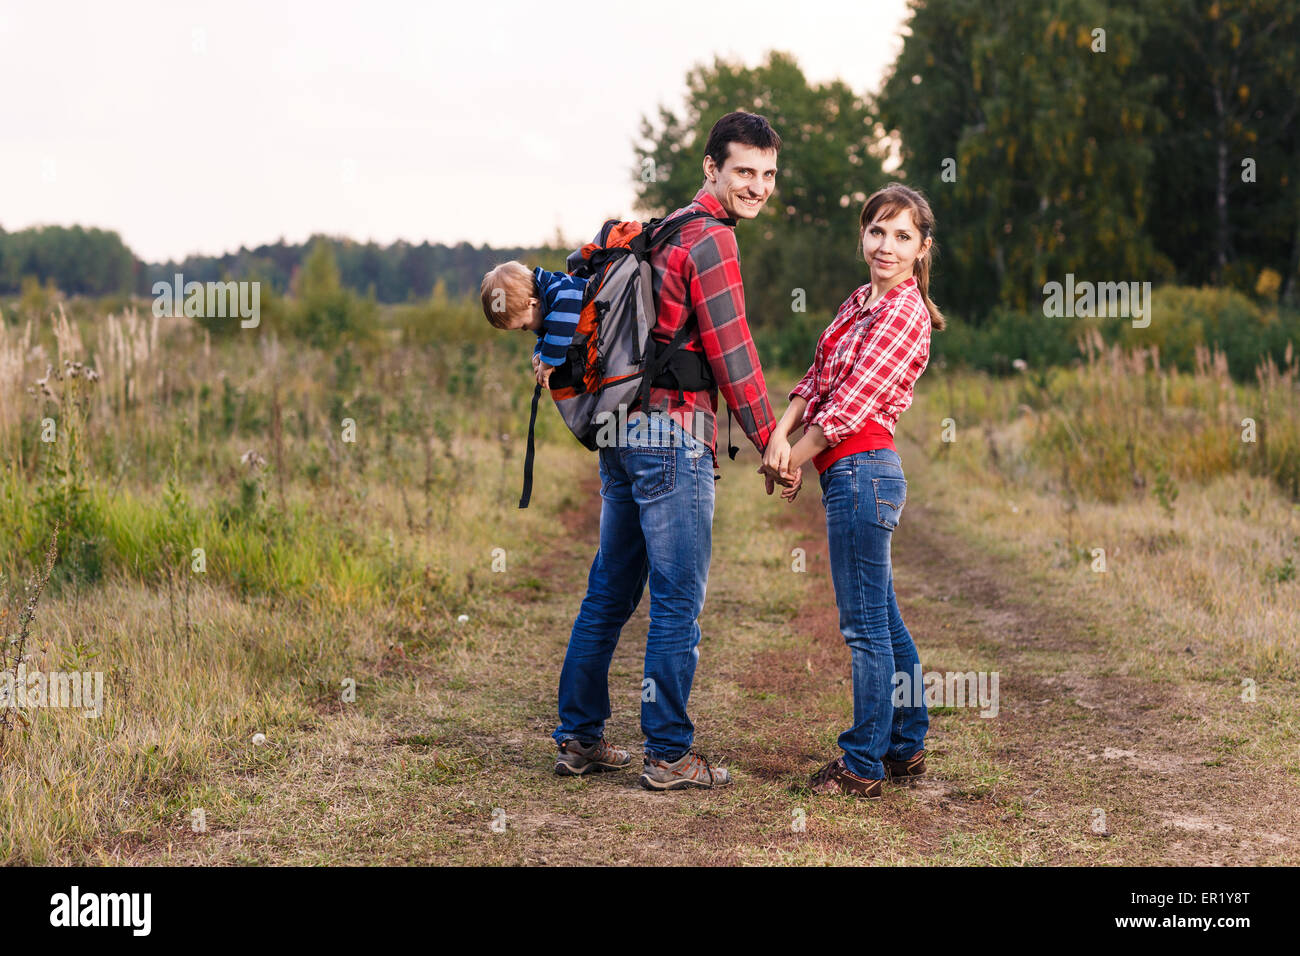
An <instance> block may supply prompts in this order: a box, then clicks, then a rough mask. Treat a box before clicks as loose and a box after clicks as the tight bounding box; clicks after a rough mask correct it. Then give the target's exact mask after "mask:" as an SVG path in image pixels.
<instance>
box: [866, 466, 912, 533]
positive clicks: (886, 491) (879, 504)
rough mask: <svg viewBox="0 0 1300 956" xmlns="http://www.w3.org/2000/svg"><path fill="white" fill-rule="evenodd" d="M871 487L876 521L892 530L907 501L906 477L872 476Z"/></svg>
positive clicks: (896, 524)
mask: <svg viewBox="0 0 1300 956" xmlns="http://www.w3.org/2000/svg"><path fill="white" fill-rule="evenodd" d="M871 487H872V490H873V491H874V493H875V496H876V521H878V522H879V523H880V524H881V525H882V526H884V527H886V528H888V529H889V530H890V531H893V530H894V529H895V528H897V527H898V519H899V518H900V517H902V514H903V505H904V504H906V502H907V479H906V478H872V479H871Z"/></svg>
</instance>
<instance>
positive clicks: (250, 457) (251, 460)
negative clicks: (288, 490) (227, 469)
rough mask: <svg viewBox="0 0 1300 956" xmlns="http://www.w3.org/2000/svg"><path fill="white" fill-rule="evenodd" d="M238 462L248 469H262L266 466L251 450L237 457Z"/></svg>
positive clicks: (262, 459)
mask: <svg viewBox="0 0 1300 956" xmlns="http://www.w3.org/2000/svg"><path fill="white" fill-rule="evenodd" d="M239 461H240V464H242V465H244V466H246V467H248V468H262V467H264V466H265V465H266V459H265V458H263V457H262V456H261V455H259V454H258V453H257V452H255V451H253V449H251V448H250V449H248V451H246V452H244V453H243V454H242V455H241V456H240V457H239Z"/></svg>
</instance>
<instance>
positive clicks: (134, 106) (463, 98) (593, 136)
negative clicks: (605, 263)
mask: <svg viewBox="0 0 1300 956" xmlns="http://www.w3.org/2000/svg"><path fill="white" fill-rule="evenodd" d="M579 9H585V10H587V11H588V15H587V16H586V17H585V19H582V20H578V19H576V18H572V17H566V16H565V15H564V14H565V11H569V12H572V11H577V10H579ZM539 11H547V12H545V13H542V12H539ZM597 12H598V15H596V14H597ZM905 13H906V4H905V0H849V2H839V0H837V2H828V3H813V2H807V3H792V2H790V0H773V2H767V0H751V2H748V3H742V4H737V5H730V4H718V3H711V4H710V3H699V2H675V0H670V2H656V3H649V4H643V3H625V2H619V0H611V2H608V3H604V4H600V5H598V6H595V7H592V6H588V7H585V8H584V7H582V6H581V5H580V4H572V3H563V4H555V5H551V4H530V3H525V2H499V3H498V2H489V0H482V2H463V0H461V2H457V3H456V4H454V5H451V6H448V5H445V4H443V3H430V2H427V0H426V2H423V3H402V2H395V0H394V2H386V0H369V2H366V3H363V4H344V3H332V2H320V0H317V2H313V3H288V2H275V0H261V2H244V0H227V2H220V3H216V2H202V3H185V2H158V3H150V2H131V0H125V2H120V3H105V2H102V0H101V2H95V3H58V2H19V0H0V131H2V132H0V137H2V138H0V226H3V227H4V228H5V229H7V230H10V231H12V230H16V229H21V228H24V227H27V226H31V225H36V224H59V225H71V224H74V223H80V224H82V225H86V226H98V227H101V228H105V229H115V230H117V231H118V232H119V233H120V234H121V236H122V238H123V240H124V241H125V242H126V243H127V244H128V245H129V246H130V247H131V248H132V249H133V250H134V251H135V253H136V255H138V256H140V257H141V258H143V259H146V260H149V261H158V260H164V259H168V258H180V257H183V256H185V255H186V254H188V253H206V254H215V253H221V252H225V251H228V250H233V249H236V248H238V247H239V246H240V245H248V246H254V245H257V244H259V243H262V242H274V241H275V240H276V239H277V238H279V237H280V236H284V237H285V239H287V240H288V241H290V242H297V241H301V240H303V239H305V238H307V237H308V236H309V235H311V234H312V233H314V232H325V233H330V234H333V235H346V236H351V237H352V238H355V239H360V240H367V239H374V240H376V241H378V242H381V243H388V242H392V241H394V240H395V239H407V240H409V241H413V242H417V243H418V242H420V241H423V240H425V239H427V240H429V241H431V242H458V241H460V240H462V239H463V240H468V241H470V242H473V243H475V244H479V243H484V242H487V243H491V244H493V245H534V244H538V243H541V242H544V241H545V240H547V239H549V238H550V237H552V236H553V235H554V234H555V231H556V229H557V227H558V228H559V229H561V230H562V231H563V232H564V234H565V235H566V236H569V237H578V236H586V235H587V234H588V233H590V232H591V231H592V224H593V223H598V222H599V221H600V220H601V219H602V218H604V217H606V216H611V215H631V214H632V212H633V210H632V200H633V189H632V185H631V170H632V167H633V164H634V161H635V157H634V154H633V151H632V143H633V140H634V139H635V138H636V135H637V131H638V127H639V124H640V119H641V116H642V114H647V113H648V114H652V115H653V114H654V113H655V112H656V110H657V108H658V106H659V105H660V104H664V105H667V106H669V107H670V108H672V109H674V110H678V109H679V108H680V106H681V104H682V101H683V94H684V90H685V83H684V80H685V76H686V72H687V70H689V69H690V67H691V66H693V65H694V64H696V63H700V62H712V59H713V57H714V56H715V55H720V56H723V57H727V58H730V59H738V60H741V61H743V62H744V63H746V64H748V65H755V64H757V63H758V62H759V61H760V60H761V59H762V58H763V56H764V54H765V53H766V51H768V50H771V49H780V50H785V51H789V52H790V53H792V54H794V56H795V57H796V58H797V59H798V61H799V63H800V65H801V67H802V68H803V70H804V73H805V74H806V75H807V76H808V77H809V78H810V79H811V80H813V81H819V80H827V79H831V78H834V77H839V78H841V79H843V80H844V81H845V82H847V83H848V84H849V85H850V86H852V87H853V88H854V89H855V90H858V91H859V92H863V91H868V90H870V91H875V90H877V89H878V88H879V84H880V81H881V79H882V78H883V74H884V71H885V70H886V68H887V67H888V65H889V64H890V63H891V62H892V61H893V59H894V56H895V54H896V52H897V50H898V48H899V44H900V42H901V40H900V30H901V27H902V23H903V20H904V17H905Z"/></svg>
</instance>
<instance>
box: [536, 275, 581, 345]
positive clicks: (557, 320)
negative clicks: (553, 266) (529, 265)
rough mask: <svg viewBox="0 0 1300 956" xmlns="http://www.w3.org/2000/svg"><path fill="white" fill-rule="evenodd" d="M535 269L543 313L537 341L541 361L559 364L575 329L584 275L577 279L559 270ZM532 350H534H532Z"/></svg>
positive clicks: (571, 341) (579, 309) (579, 311)
mask: <svg viewBox="0 0 1300 956" xmlns="http://www.w3.org/2000/svg"><path fill="white" fill-rule="evenodd" d="M537 271H538V288H539V289H541V292H542V303H543V304H544V305H545V307H546V313H545V314H544V315H543V316H542V326H543V329H544V334H543V336H542V338H541V341H540V343H539V344H540V346H541V349H540V352H541V356H542V361H543V362H545V363H546V364H547V365H563V364H564V360H565V358H566V357H567V356H568V351H569V346H570V345H571V344H572V343H573V336H574V333H575V332H576V331H577V329H578V318H579V315H580V314H581V311H582V294H583V292H584V291H585V290H586V288H587V280H586V279H578V278H575V277H573V276H571V275H567V274H566V273H563V272H546V271H545V270H543V269H539V270H537ZM534 354H536V353H534Z"/></svg>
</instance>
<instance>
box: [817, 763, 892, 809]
mask: <svg viewBox="0 0 1300 956" xmlns="http://www.w3.org/2000/svg"><path fill="white" fill-rule="evenodd" d="M884 783H885V781H884V780H883V779H881V780H868V779H867V778H866V777H859V776H858V775H857V774H856V773H853V772H851V771H850V770H849V768H848V767H846V766H845V765H844V758H843V757H842V756H841V757H836V758H835V759H834V760H832V761H831V762H830V763H828V764H827V765H826V766H824V767H822V768H821V769H820V770H818V771H817V772H816V773H815V774H813V775H812V777H811V779H810V780H809V781H808V784H809V786H810V787H811V788H812V792H813V793H842V794H846V795H847V796H851V797H861V798H862V799H864V800H878V799H879V798H880V793H881V790H882V789H883V788H884Z"/></svg>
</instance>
